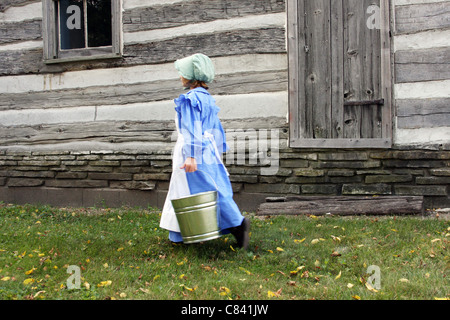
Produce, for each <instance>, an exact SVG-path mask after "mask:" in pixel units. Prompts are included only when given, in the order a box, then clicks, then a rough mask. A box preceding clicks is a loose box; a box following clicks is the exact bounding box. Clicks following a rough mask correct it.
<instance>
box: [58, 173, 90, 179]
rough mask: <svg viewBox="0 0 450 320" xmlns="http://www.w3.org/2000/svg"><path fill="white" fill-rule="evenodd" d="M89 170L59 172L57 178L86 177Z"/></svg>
mask: <svg viewBox="0 0 450 320" xmlns="http://www.w3.org/2000/svg"><path fill="white" fill-rule="evenodd" d="M86 177H87V172H58V173H57V174H56V179H86Z"/></svg>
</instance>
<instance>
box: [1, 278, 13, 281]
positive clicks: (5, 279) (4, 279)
mask: <svg viewBox="0 0 450 320" xmlns="http://www.w3.org/2000/svg"><path fill="white" fill-rule="evenodd" d="M9 279H11V277H3V278H1V279H0V280H1V281H8V280H9Z"/></svg>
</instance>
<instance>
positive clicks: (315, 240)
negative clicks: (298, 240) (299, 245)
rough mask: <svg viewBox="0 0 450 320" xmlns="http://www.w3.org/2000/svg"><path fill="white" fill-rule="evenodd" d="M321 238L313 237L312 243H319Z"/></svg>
mask: <svg viewBox="0 0 450 320" xmlns="http://www.w3.org/2000/svg"><path fill="white" fill-rule="evenodd" d="M319 241H320V240H319V239H313V240H311V244H316V243H319Z"/></svg>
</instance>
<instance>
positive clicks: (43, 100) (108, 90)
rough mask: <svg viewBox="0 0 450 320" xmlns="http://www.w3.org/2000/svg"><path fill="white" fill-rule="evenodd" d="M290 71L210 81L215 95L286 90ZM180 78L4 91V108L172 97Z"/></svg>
mask: <svg viewBox="0 0 450 320" xmlns="http://www.w3.org/2000/svg"><path fill="white" fill-rule="evenodd" d="M286 87H287V71H267V72H251V73H245V72H243V73H233V74H228V75H227V74H226V75H219V76H217V77H216V79H215V80H214V82H213V83H212V84H211V85H210V90H209V91H210V92H211V94H212V95H222V94H228V95H231V94H242V93H259V92H278V91H285V90H286ZM180 88H181V87H180V81H179V80H178V79H176V80H175V79H174V80H161V81H153V82H145V83H136V84H129V85H115V86H112V85H111V86H94V87H87V88H77V89H67V90H49V91H42V92H34V93H33V94H30V93H22V94H2V95H0V111H1V110H14V109H33V108H37V107H38V108H51V107H76V106H80V105H118V104H131V103H138V102H152V101H161V100H171V99H174V98H176V97H177V96H178V95H179V94H180V92H181V91H180Z"/></svg>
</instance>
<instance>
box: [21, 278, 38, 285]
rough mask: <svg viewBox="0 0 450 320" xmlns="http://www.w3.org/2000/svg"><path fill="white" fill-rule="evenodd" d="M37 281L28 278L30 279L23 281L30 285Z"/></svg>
mask: <svg viewBox="0 0 450 320" xmlns="http://www.w3.org/2000/svg"><path fill="white" fill-rule="evenodd" d="M35 281H36V280H34V279H33V278H28V279H25V280H24V281H23V284H30V283H33V282H35Z"/></svg>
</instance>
